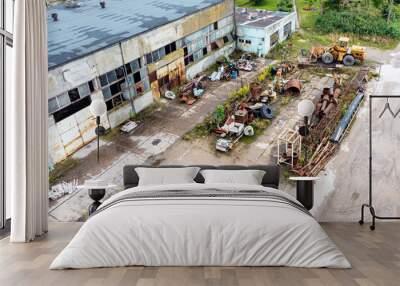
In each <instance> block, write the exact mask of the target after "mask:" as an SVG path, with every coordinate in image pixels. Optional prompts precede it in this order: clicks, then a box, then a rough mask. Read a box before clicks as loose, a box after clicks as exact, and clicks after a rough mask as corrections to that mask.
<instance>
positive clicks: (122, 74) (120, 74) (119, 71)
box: [115, 67, 125, 79]
mask: <svg viewBox="0 0 400 286" xmlns="http://www.w3.org/2000/svg"><path fill="white" fill-rule="evenodd" d="M115 73H116V75H117V79H121V78H124V77H125V71H124V68H123V67H119V68H117V69H116V70H115Z"/></svg>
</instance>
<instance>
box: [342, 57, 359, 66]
mask: <svg viewBox="0 0 400 286" xmlns="http://www.w3.org/2000/svg"><path fill="white" fill-rule="evenodd" d="M355 61H356V60H355V58H354V57H353V56H352V55H346V56H345V57H344V58H343V64H344V65H345V66H352V65H354V63H355Z"/></svg>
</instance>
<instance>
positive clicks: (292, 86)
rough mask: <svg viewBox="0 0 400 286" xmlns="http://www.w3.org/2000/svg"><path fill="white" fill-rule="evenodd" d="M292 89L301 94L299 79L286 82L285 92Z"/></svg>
mask: <svg viewBox="0 0 400 286" xmlns="http://www.w3.org/2000/svg"><path fill="white" fill-rule="evenodd" d="M286 91H290V92H292V93H293V94H300V91H301V82H300V80H298V79H291V80H289V81H288V82H287V83H286V84H285V92H286Z"/></svg>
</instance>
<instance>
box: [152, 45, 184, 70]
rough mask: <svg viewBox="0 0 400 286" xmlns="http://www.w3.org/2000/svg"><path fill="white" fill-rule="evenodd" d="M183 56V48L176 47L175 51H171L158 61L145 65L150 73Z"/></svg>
mask: <svg viewBox="0 0 400 286" xmlns="http://www.w3.org/2000/svg"><path fill="white" fill-rule="evenodd" d="M184 56H185V52H184V51H183V49H178V50H176V51H175V52H172V53H170V54H168V55H166V56H164V57H163V58H162V59H160V60H159V61H158V62H156V63H152V64H149V65H147V68H148V70H149V73H152V72H154V71H156V70H157V71H158V70H159V69H161V68H163V67H165V66H167V65H169V64H171V63H173V62H175V61H176V60H178V59H179V58H183V57H184Z"/></svg>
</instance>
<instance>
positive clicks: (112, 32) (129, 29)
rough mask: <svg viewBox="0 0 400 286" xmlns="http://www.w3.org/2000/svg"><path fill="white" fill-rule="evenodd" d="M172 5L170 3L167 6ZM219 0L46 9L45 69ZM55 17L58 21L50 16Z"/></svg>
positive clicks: (111, 1)
mask: <svg viewBox="0 0 400 286" xmlns="http://www.w3.org/2000/svg"><path fill="white" fill-rule="evenodd" d="M171 2H172V3H171ZM221 2H223V0H174V1H171V0H108V1H106V8H105V9H102V8H101V7H100V4H99V0H83V1H79V2H78V3H79V4H80V7H77V8H67V7H66V6H65V5H62V4H60V5H56V6H51V7H49V8H48V13H47V14H48V16H47V22H48V46H49V68H52V67H55V66H59V65H61V64H64V63H66V62H69V61H72V60H74V59H77V58H79V57H82V56H84V55H87V54H90V53H92V52H94V51H97V50H100V49H103V48H105V47H107V46H111V45H113V44H116V43H118V42H120V41H122V40H125V39H129V38H132V37H133V36H135V35H138V34H141V33H143V32H146V31H148V30H151V29H154V28H156V27H159V26H162V25H164V24H167V23H169V22H171V21H174V20H177V19H179V18H182V17H184V16H186V15H189V14H193V13H195V12H196V11H198V10H201V9H204V8H207V7H209V6H212V5H215V4H218V3H221ZM52 13H57V14H58V19H59V20H58V21H57V22H54V21H53V20H52V17H51V14H52Z"/></svg>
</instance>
